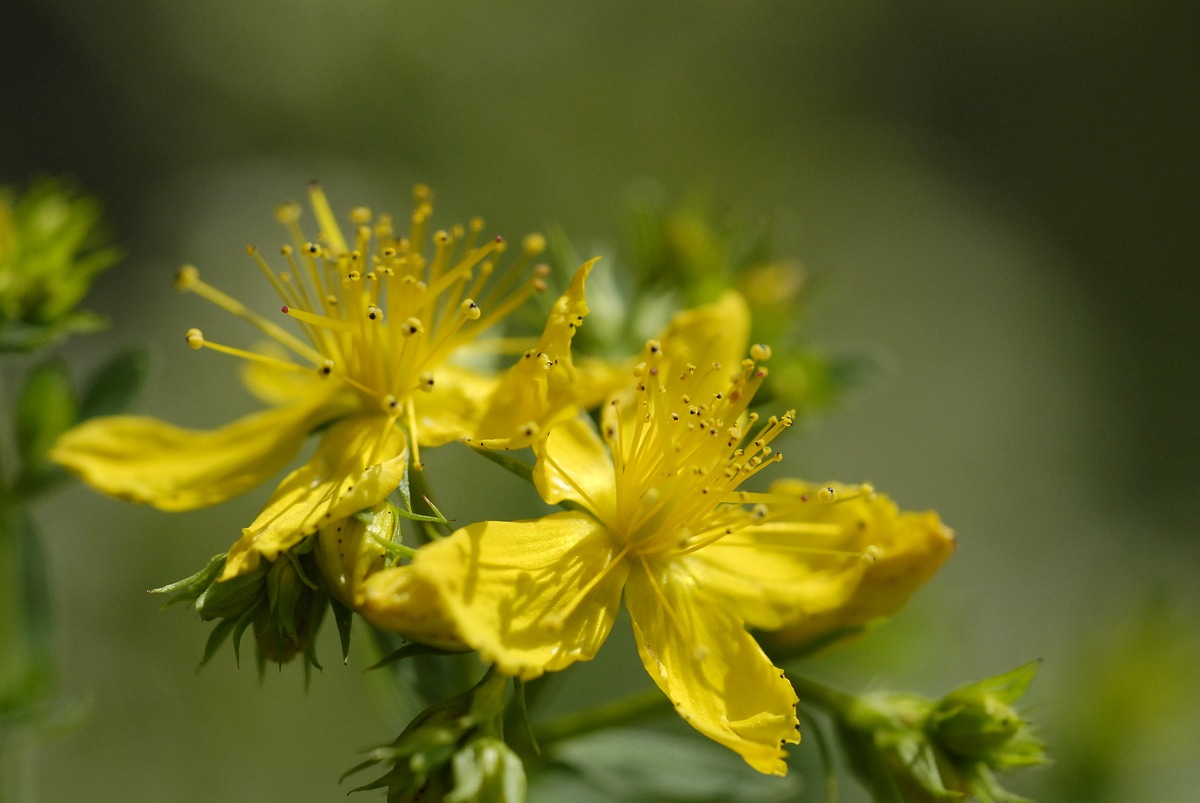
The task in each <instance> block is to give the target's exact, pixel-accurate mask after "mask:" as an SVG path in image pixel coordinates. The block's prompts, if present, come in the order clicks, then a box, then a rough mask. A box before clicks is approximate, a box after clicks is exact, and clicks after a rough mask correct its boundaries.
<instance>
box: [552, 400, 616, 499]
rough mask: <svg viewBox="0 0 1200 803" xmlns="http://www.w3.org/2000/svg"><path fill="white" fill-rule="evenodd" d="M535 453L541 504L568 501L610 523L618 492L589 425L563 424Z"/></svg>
mask: <svg viewBox="0 0 1200 803" xmlns="http://www.w3.org/2000/svg"><path fill="white" fill-rule="evenodd" d="M534 451H535V452H536V454H537V463H536V464H535V465H534V467H533V482H534V485H535V486H536V487H537V490H538V493H539V494H541V497H542V499H543V500H545V501H546V502H547V503H548V504H551V505H554V504H558V503H559V502H562V501H563V500H569V501H571V502H575V503H577V504H580V505H583V506H584V507H586V508H587V509H588V510H591V511H592V512H593V513H595V514H596V515H597V516H599V517H600V518H601V519H604V520H606V521H611V520H612V514H613V511H615V510H616V492H617V491H616V476H615V475H614V473H613V463H612V457H611V456H610V455H609V453H608V449H607V448H606V447H605V445H604V441H602V440H600V435H599V434H598V433H597V432H596V430H595V428H594V427H593V426H592V422H591V421H589V420H588V419H586V418H583V417H582V416H579V417H576V418H572V419H571V420H569V421H564V422H562V423H561V424H559V425H558V426H556V427H554V428H553V429H551V430H550V432H549V433H547V435H546V438H545V439H544V440H543V441H542V442H541V443H539V444H538V445H537V446H536V447H535V448H534Z"/></svg>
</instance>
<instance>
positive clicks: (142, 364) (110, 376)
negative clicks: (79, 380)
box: [79, 348, 150, 421]
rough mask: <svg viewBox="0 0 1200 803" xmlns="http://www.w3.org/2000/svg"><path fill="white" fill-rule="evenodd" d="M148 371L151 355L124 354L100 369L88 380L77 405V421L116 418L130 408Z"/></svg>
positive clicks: (131, 351) (139, 351) (143, 352)
mask: <svg viewBox="0 0 1200 803" xmlns="http://www.w3.org/2000/svg"><path fill="white" fill-rule="evenodd" d="M149 370H150V353H149V352H148V351H146V350H145V349H140V348H135V349H129V350H128V351H123V352H121V353H120V354H118V355H116V356H115V357H113V358H112V359H110V360H109V361H108V362H106V363H104V365H102V366H100V368H98V369H97V370H96V371H95V372H94V373H93V374H92V375H91V377H90V378H89V379H88V381H87V384H86V385H85V386H84V389H83V397H82V400H81V401H80V403H79V420H80V421H83V420H85V419H88V418H95V417H96V416H102V415H116V414H117V413H122V412H124V411H125V410H126V408H128V407H129V405H130V403H131V402H132V401H133V399H134V396H136V395H137V392H138V391H139V390H140V389H141V387H142V384H143V383H144V382H145V380H146V375H147V373H148V372H149Z"/></svg>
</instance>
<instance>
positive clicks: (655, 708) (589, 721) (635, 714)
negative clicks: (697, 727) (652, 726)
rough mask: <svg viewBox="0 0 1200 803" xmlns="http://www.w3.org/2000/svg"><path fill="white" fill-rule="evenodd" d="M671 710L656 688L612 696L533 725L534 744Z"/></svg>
mask: <svg viewBox="0 0 1200 803" xmlns="http://www.w3.org/2000/svg"><path fill="white" fill-rule="evenodd" d="M670 710H671V701H670V700H669V699H668V698H667V696H666V695H665V694H663V693H662V692H661V691H660V690H659V689H657V688H651V689H646V690H645V691H641V692H638V693H636V694H632V695H630V696H628V697H623V698H621V699H618V700H613V701H611V702H608V703H603V704H601V705H598V706H595V707H594V708H588V709H584V710H583V711H576V712H574V713H571V714H567V715H566V716H563V717H559V718H558V719H556V720H554V721H553V722H551V723H549V724H546V725H543V726H541V727H538V728H535V729H534V732H535V734H536V735H537V741H538V744H539V745H540V746H541V747H542V748H546V747H549V746H550V745H552V744H554V743H555V742H561V741H563V740H565V739H570V738H571V737H573V736H579V735H582V734H585V733H591V732H593V731H598V730H602V729H604V728H616V727H619V726H621V725H630V724H633V723H635V722H641V721H642V720H644V719H649V718H651V717H655V716H658V715H660V714H665V713H667V712H668V711H670Z"/></svg>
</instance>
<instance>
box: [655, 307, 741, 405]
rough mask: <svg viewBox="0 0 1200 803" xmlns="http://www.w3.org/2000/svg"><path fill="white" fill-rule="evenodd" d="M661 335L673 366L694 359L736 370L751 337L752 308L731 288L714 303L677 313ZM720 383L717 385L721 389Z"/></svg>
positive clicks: (703, 367)
mask: <svg viewBox="0 0 1200 803" xmlns="http://www.w3.org/2000/svg"><path fill="white" fill-rule="evenodd" d="M658 339H659V341H660V342H661V343H662V347H663V356H664V358H665V359H666V360H669V361H670V363H671V365H672V366H675V367H678V368H682V367H683V366H684V365H686V364H687V363H688V362H691V363H694V364H695V365H696V366H697V368H699V369H701V370H707V368H708V367H709V365H711V364H712V363H714V362H717V363H720V364H721V365H722V367H723V368H725V369H727V370H733V371H735V372H736V371H737V370H738V369H739V368H740V367H741V364H742V360H743V359H744V358H745V356H746V348H747V346H748V344H749V341H750V308H749V307H748V306H747V305H746V299H744V298H742V296H741V294H739V293H736V292H734V291H733V290H728V291H726V292H724V293H722V294H721V297H720V298H718V299H717V300H716V301H714V302H713V303H712V304H704V305H703V306H699V307H694V308H692V309H689V310H684V311H683V312H680V313H679V314H677V315H676V316H675V317H673V318H672V319H671V321H670V323H668V324H667V328H666V329H664V330H663V333H662V334H661V335H659V338H658ZM722 376H723V377H724V376H726V374H722ZM720 384H721V383H718V384H717V385H716V386H715V389H717V390H720V389H722V388H721V387H720Z"/></svg>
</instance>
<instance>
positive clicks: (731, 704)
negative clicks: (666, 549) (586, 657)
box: [625, 562, 800, 775]
mask: <svg viewBox="0 0 1200 803" xmlns="http://www.w3.org/2000/svg"><path fill="white" fill-rule="evenodd" d="M651 571H653V572H654V574H653V575H651V573H650V572H651ZM625 605H626V606H627V607H628V608H629V615H630V617H631V618H632V619H633V631H634V636H635V638H636V640H637V645H638V653H639V654H640V655H641V657H642V663H643V664H645V666H646V671H647V672H649V673H650V677H652V678H654V682H655V683H657V684H658V687H659V688H660V689H662V690H663V692H665V693H666V695H667V696H668V697H669V698H671V701H672V702H673V703H674V704H675V710H676V711H678V712H679V715H680V716H682V717H683V718H684V720H686V721H687V723H688V724H689V725H691V726H692V727H693V728H695V729H696V730H698V731H700V732H701V733H703V734H704V735H705V736H707V737H708V738H710V739H712V740H713V741H715V742H718V743H720V744H723V745H725V746H726V747H728V748H729V749H731V750H733V751H734V752H736V753H737V754H738V755H740V756H741V757H742V758H743V759H745V760H746V763H747V764H749V765H750V766H752V767H754V769H756V770H758V771H759V772H763V773H767V774H770V775H785V774H786V773H787V765H786V764H785V763H784V749H783V745H784V744H786V743H795V742H798V741H799V740H800V737H799V734H798V732H797V730H796V728H797V725H798V721H797V719H796V693H795V692H794V691H792V685H791V684H790V683H789V682H788V681H787V679H786V678H785V677H784V674H783V671H782V670H780V669H778V668H776V667H775V666H772V664H771V661H770V659H769V658H767V656H766V655H765V654H764V653H763V651H762V649H761V648H760V647H759V646H758V644H757V643H756V642H755V641H754V639H753V638H752V637H751V636H750V634H749V633H747V632H746V630H745V627H744V626H743V625H742V621H741V619H740V618H739V617H738V616H737V614H736V613H734V612H732V611H730V610H728V609H727V608H726V607H725V606H724V605H723V604H722V601H721V600H720V599H718V598H716V597H713V596H711V595H709V594H708V593H707V589H705V588H703V587H702V586H701V585H700V584H699V583H698V582H697V581H696V579H695V578H694V577H692V576H691V574H689V573H688V571H687V570H686V568H685V567H684V565H683V564H680V563H678V562H672V563H667V564H665V566H664V567H662V568H655V567H653V566H647V565H646V564H642V565H639V566H637V567H636V568H634V569H633V570H632V571H630V573H629V579H628V581H627V583H626V587H625Z"/></svg>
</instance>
